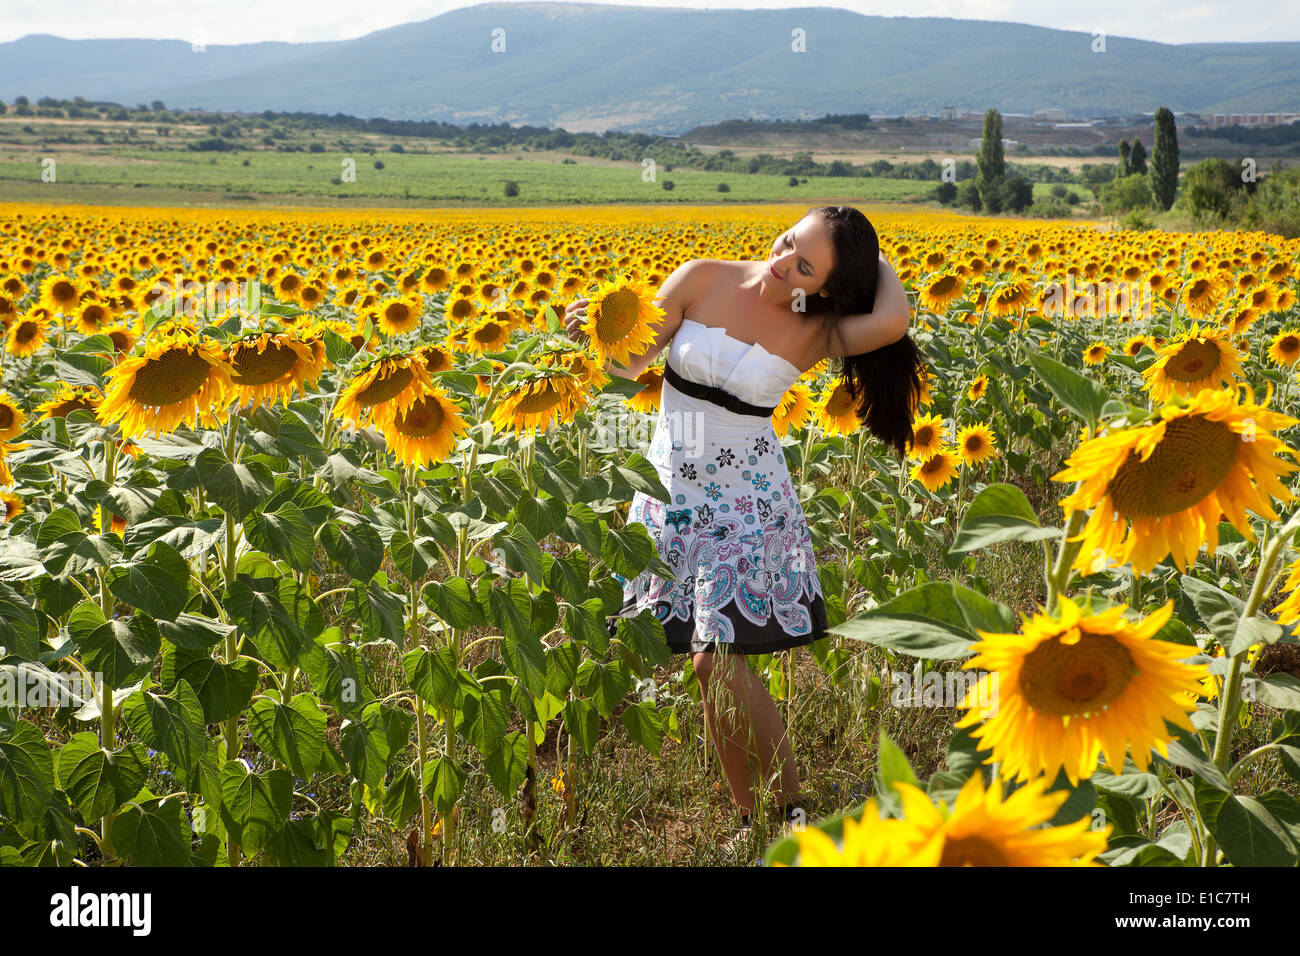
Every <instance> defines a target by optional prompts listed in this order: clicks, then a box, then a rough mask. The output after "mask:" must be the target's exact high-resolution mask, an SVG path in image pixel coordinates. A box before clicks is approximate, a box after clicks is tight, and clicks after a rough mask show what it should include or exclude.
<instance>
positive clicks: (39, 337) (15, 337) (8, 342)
mask: <svg viewBox="0 0 1300 956" xmlns="http://www.w3.org/2000/svg"><path fill="white" fill-rule="evenodd" d="M49 321H50V320H49V313H47V312H44V311H42V310H38V309H33V310H31V311H30V312H28V313H27V314H26V315H24V316H22V317H21V318H18V319H16V320H15V321H14V323H13V325H11V326H9V334H8V335H7V336H5V351H6V352H8V353H9V354H10V355H14V356H17V357H19V358H21V357H23V356H25V355H35V354H36V353H37V352H39V351H40V350H41V346H42V345H44V344H45V341H46V339H47V338H48V337H49Z"/></svg>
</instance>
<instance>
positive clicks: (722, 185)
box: [718, 183, 731, 193]
mask: <svg viewBox="0 0 1300 956" xmlns="http://www.w3.org/2000/svg"><path fill="white" fill-rule="evenodd" d="M718 192H720V193H729V192H731V187H730V186H728V185H727V184H726V183H718Z"/></svg>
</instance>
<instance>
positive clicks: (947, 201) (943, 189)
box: [934, 183, 957, 206]
mask: <svg viewBox="0 0 1300 956" xmlns="http://www.w3.org/2000/svg"><path fill="white" fill-rule="evenodd" d="M934 198H935V199H937V200H939V202H941V203H942V204H943V205H945V206H949V205H951V204H952V202H953V200H955V199H956V198H957V186H956V184H955V183H940V184H939V185H937V186H935V187H934Z"/></svg>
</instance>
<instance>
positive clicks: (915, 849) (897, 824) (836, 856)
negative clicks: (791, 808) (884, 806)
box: [773, 797, 941, 867]
mask: <svg viewBox="0 0 1300 956" xmlns="http://www.w3.org/2000/svg"><path fill="white" fill-rule="evenodd" d="M928 836H929V834H928V833H927V832H926V831H925V830H923V829H922V828H920V827H919V826H917V825H916V824H915V823H913V822H912V821H910V820H897V819H889V818H882V817H881V816H880V806H879V804H878V803H877V802H876V799H875V798H874V797H872V798H871V799H870V800H868V801H867V803H866V805H865V806H864V807H863V810H862V815H861V816H860V817H857V818H854V817H845V818H844V828H843V838H842V840H841V843H840V844H839V845H837V844H836V843H835V841H834V840H832V839H831V838H830V836H829V835H827V834H826V833H823V832H822V831H821V830H819V829H817V828H816V827H803V828H802V829H799V830H796V831H795V840H796V841H797V842H798V844H799V864H798V865H799V866H801V867H803V866H934V865H936V864H937V863H938V861H939V853H940V852H941V847H940V846H939V845H938V844H937V843H934V844H932V845H931V846H930V847H929V848H928V850H927V852H926V853H924V854H922V852H921V850H922V848H923V847H925V846H926V844H927V837H928ZM785 865H786V864H784V863H774V864H773V866H785Z"/></svg>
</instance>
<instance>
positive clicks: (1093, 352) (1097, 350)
mask: <svg viewBox="0 0 1300 956" xmlns="http://www.w3.org/2000/svg"><path fill="white" fill-rule="evenodd" d="M1109 352H1110V349H1109V348H1108V347H1107V346H1106V343H1105V342H1093V343H1092V344H1091V345H1089V346H1088V347H1087V348H1086V349H1084V352H1083V361H1084V363H1085V364H1087V365H1100V364H1101V363H1102V362H1104V361H1106V355H1107V354H1108V353H1109Z"/></svg>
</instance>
